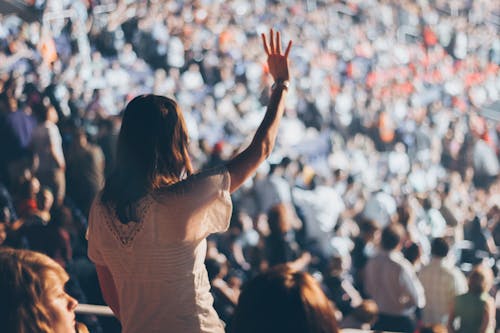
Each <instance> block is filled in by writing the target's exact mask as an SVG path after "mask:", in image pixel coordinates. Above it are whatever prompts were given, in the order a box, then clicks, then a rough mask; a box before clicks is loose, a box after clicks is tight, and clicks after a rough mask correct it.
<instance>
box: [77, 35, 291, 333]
mask: <svg viewBox="0 0 500 333" xmlns="http://www.w3.org/2000/svg"><path fill="white" fill-rule="evenodd" d="M262 39H263V44H264V50H265V52H266V54H267V63H268V66H269V72H270V73H271V75H272V77H273V79H274V81H275V83H274V85H273V87H272V94H271V98H270V101H269V105H268V107H267V111H266V114H265V116H264V119H263V120H262V123H261V124H260V126H259V128H258V129H257V131H256V133H255V136H254V138H253V140H252V142H251V143H250V145H249V146H248V147H247V148H246V149H245V150H243V151H242V152H241V153H240V154H238V155H237V156H236V157H234V158H233V159H231V160H230V161H228V162H227V163H226V164H225V165H221V166H220V167H218V168H215V169H212V170H208V171H203V172H200V173H198V174H193V169H192V166H191V162H190V159H189V154H188V149H187V147H188V133H187V130H186V125H185V123H184V119H183V116H182V113H181V111H180V109H179V107H178V106H177V103H176V102H175V101H174V100H172V99H169V98H166V97H163V96H156V95H141V96H138V97H136V98H134V99H133V100H132V101H130V103H129V104H128V105H127V107H126V108H125V112H124V115H123V121H122V127H121V129H120V135H119V139H118V149H117V163H116V167H115V170H114V171H113V172H112V174H111V175H110V176H109V178H108V179H107V180H106V184H105V187H104V189H103V191H102V193H101V194H99V195H98V196H97V198H96V199H95V201H94V203H93V205H92V208H91V211H90V215H89V227H88V235H87V237H88V241H89V242H88V245H89V248H88V254H89V257H90V259H91V260H92V261H93V262H94V263H95V264H96V268H97V273H98V277H99V283H100V285H101V290H102V292H103V296H104V299H105V301H106V302H107V303H108V305H109V306H110V307H111V309H112V310H113V312H114V313H115V315H116V316H117V317H118V319H119V320H120V322H121V324H122V328H123V333H131V332H148V333H152V332H167V331H168V332H185V333H189V332H193V333H194V332H197V333H198V332H224V328H223V324H222V323H221V321H220V320H219V318H218V316H217V313H216V312H215V310H214V309H213V307H212V302H213V299H212V296H211V295H210V292H209V290H210V285H209V282H208V278H207V271H206V268H205V266H204V260H205V254H206V237H207V236H208V235H209V234H211V233H215V232H221V231H224V230H226V229H227V228H228V226H229V218H230V215H231V209H232V205H231V198H230V195H229V194H230V193H232V192H234V191H236V190H237V189H238V188H239V187H240V186H241V184H243V182H244V181H245V180H246V179H247V178H248V177H250V176H251V175H252V174H253V172H254V171H255V170H256V168H257V167H258V166H259V164H260V163H262V162H263V161H264V160H265V159H266V158H267V157H268V156H269V154H270V153H271V151H272V149H273V146H274V142H275V139H276V135H277V132H278V125H279V122H280V119H281V117H282V115H283V112H284V107H285V96H286V94H287V89H288V82H289V79H290V77H289V72H288V55H289V53H290V49H291V45H292V43H291V42H289V43H288V46H287V48H286V50H285V52H284V53H283V52H282V49H281V40H280V34H279V32H278V33H274V32H273V31H272V30H271V32H270V35H269V42H268V41H267V39H266V36H265V35H264V34H263V35H262Z"/></svg>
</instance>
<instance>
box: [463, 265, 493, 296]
mask: <svg viewBox="0 0 500 333" xmlns="http://www.w3.org/2000/svg"><path fill="white" fill-rule="evenodd" d="M468 280H469V291H470V292H472V293H474V294H481V293H483V292H487V291H489V290H490V289H491V286H492V285H493V271H492V270H491V268H489V267H488V266H486V265H485V264H479V265H477V266H475V267H474V268H473V269H472V271H471V272H470V274H469V279H468Z"/></svg>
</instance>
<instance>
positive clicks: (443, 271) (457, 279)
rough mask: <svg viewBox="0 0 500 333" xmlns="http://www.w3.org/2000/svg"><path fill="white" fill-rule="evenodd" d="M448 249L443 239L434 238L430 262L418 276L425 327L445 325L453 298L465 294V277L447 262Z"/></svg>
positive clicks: (451, 263)
mask: <svg viewBox="0 0 500 333" xmlns="http://www.w3.org/2000/svg"><path fill="white" fill-rule="evenodd" d="M449 249H450V247H449V245H448V243H447V242H446V240H445V239H444V238H441V237H438V238H435V239H434V240H433V241H432V249H431V254H432V258H431V261H430V262H429V264H428V265H427V266H425V267H423V268H422V270H421V271H420V273H419V276H418V277H419V279H420V282H422V285H423V286H424V290H425V299H426V301H427V302H426V305H425V307H424V310H423V314H422V315H423V317H422V321H423V323H424V324H426V325H430V324H443V325H446V323H448V314H449V311H450V306H451V304H452V303H453V300H454V299H455V296H457V295H460V294H463V293H465V292H467V280H466V279H465V276H464V275H463V274H462V272H460V270H459V269H458V268H457V267H454V266H453V262H449V260H447V257H448V251H449Z"/></svg>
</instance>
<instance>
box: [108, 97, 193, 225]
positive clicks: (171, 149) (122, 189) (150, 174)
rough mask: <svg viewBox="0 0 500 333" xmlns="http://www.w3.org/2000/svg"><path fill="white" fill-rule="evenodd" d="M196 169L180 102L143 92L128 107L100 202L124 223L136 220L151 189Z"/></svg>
mask: <svg viewBox="0 0 500 333" xmlns="http://www.w3.org/2000/svg"><path fill="white" fill-rule="evenodd" d="M192 173H193V169H192V166H191V159H190V158H189V153H188V133H187V128H186V124H185V122H184V117H183V116H182V113H181V110H180V108H179V107H178V105H177V103H176V102H175V101H174V100H172V99H170V98H167V97H164V96H158V95H140V96H137V97H135V98H134V99H133V100H131V101H130V102H129V103H128V105H127V106H126V108H125V112H124V114H123V120H122V126H121V129H120V134H119V137H118V148H117V160H116V165H115V169H114V170H113V172H112V173H111V175H110V176H109V177H108V179H107V180H106V184H105V186H104V190H103V193H102V197H101V200H102V202H103V203H105V204H109V205H110V206H112V207H113V208H114V210H115V212H116V214H117V216H118V218H119V219H120V221H121V222H122V223H128V222H129V221H132V220H136V219H137V216H136V212H135V209H134V203H136V202H137V201H138V200H139V199H140V198H142V197H144V196H145V195H146V194H147V193H150V192H151V191H154V190H157V189H159V188H161V187H162V186H166V185H170V184H173V183H176V182H178V181H179V180H181V179H182V177H183V176H184V175H185V176H189V175H191V174H192Z"/></svg>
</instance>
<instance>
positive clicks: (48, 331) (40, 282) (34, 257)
mask: <svg viewBox="0 0 500 333" xmlns="http://www.w3.org/2000/svg"><path fill="white" fill-rule="evenodd" d="M68 279H69V276H68V274H67V273H66V271H65V270H64V269H63V268H62V267H61V266H60V265H59V264H58V263H57V262H55V261H54V260H52V259H51V258H50V257H48V256H46V255H45V254H42V253H38V252H34V251H29V250H15V249H9V248H5V249H0V295H1V296H0V323H1V324H0V325H1V327H2V332H4V333H74V332H79V333H85V332H88V330H87V328H86V327H85V326H84V325H82V324H79V323H76V321H75V308H76V306H77V304H78V302H77V301H76V299H74V298H73V297H71V296H69V295H68V294H67V293H66V292H65V290H64V285H65V284H66V282H67V281H68Z"/></svg>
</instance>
